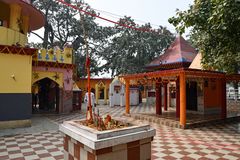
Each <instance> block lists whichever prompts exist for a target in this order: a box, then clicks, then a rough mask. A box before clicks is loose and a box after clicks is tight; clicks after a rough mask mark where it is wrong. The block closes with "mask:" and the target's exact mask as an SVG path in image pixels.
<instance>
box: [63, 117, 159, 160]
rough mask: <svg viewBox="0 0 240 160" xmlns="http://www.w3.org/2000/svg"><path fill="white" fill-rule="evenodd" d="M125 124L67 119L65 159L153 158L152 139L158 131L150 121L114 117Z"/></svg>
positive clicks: (133, 159) (119, 159)
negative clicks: (105, 125)
mask: <svg viewBox="0 0 240 160" xmlns="http://www.w3.org/2000/svg"><path fill="white" fill-rule="evenodd" d="M114 121H115V122H118V123H119V124H121V127H115V128H114V127H113V128H111V129H106V130H102V131H99V129H97V128H94V127H91V126H87V125H84V123H85V120H72V121H65V122H64V123H63V124H60V126H59V130H60V131H61V132H62V133H63V134H64V159H65V160H67V159H69V160H72V159H74V160H75V159H76V160H77V159H80V160H150V159H151V141H152V140H153V137H154V136H155V134H156V131H155V129H152V128H151V127H150V125H149V124H145V123H143V122H141V121H132V122H130V121H128V120H126V118H114Z"/></svg>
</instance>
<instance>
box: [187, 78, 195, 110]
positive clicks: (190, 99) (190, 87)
mask: <svg viewBox="0 0 240 160" xmlns="http://www.w3.org/2000/svg"><path fill="white" fill-rule="evenodd" d="M186 92H187V95H186V96H187V110H192V111H197V82H194V81H190V82H188V83H187V85H186Z"/></svg>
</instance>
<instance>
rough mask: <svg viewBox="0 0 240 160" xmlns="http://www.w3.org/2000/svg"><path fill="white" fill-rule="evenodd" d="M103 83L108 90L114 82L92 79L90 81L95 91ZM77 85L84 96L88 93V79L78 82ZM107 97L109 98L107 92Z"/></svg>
mask: <svg viewBox="0 0 240 160" xmlns="http://www.w3.org/2000/svg"><path fill="white" fill-rule="evenodd" d="M101 81H102V82H103V83H104V84H105V85H106V86H107V89H109V85H110V83H111V82H112V79H91V80H90V86H91V88H93V89H95V87H96V84H97V83H99V82H101ZM76 84H77V86H78V87H79V88H80V89H81V90H82V95H85V93H86V91H87V79H86V78H82V79H80V80H78V81H76ZM99 89H100V88H99ZM99 97H100V92H99ZM107 97H108V92H107Z"/></svg>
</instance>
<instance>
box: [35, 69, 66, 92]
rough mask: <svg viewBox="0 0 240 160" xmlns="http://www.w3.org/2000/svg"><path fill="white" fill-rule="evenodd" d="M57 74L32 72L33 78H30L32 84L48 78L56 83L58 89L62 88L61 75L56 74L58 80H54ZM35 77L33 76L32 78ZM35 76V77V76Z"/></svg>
mask: <svg viewBox="0 0 240 160" xmlns="http://www.w3.org/2000/svg"><path fill="white" fill-rule="evenodd" d="M56 73H57V72H41V71H33V77H32V84H34V83H35V82H37V81H39V80H41V79H44V78H49V79H51V80H53V81H54V82H56V83H57V84H58V85H59V87H61V88H62V87H63V73H57V74H58V76H59V78H57V79H56V78H55V76H56ZM34 75H35V76H34ZM36 75H37V76H36Z"/></svg>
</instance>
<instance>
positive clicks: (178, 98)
mask: <svg viewBox="0 0 240 160" xmlns="http://www.w3.org/2000/svg"><path fill="white" fill-rule="evenodd" d="M179 116H180V88H179V77H178V78H177V81H176V117H177V118H179Z"/></svg>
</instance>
